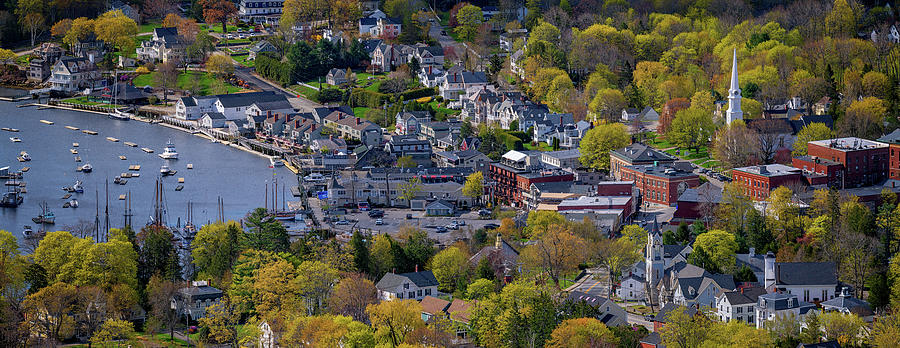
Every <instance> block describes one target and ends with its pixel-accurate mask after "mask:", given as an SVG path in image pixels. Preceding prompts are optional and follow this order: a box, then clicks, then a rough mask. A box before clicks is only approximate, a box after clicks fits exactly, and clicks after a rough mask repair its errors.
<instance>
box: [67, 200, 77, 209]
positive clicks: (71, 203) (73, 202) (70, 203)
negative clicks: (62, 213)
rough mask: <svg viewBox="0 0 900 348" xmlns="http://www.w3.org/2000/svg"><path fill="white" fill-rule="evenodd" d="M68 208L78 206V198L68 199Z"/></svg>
mask: <svg viewBox="0 0 900 348" xmlns="http://www.w3.org/2000/svg"><path fill="white" fill-rule="evenodd" d="M69 208H78V200H77V199H74V198H73V199H72V200H71V201H69Z"/></svg>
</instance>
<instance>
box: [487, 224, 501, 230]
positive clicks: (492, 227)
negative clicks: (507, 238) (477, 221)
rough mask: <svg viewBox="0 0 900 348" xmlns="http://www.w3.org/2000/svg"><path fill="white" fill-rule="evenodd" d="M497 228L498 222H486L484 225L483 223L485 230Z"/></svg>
mask: <svg viewBox="0 0 900 348" xmlns="http://www.w3.org/2000/svg"><path fill="white" fill-rule="evenodd" d="M498 228H500V225H498V224H486V225H484V229H486V230H493V229H498Z"/></svg>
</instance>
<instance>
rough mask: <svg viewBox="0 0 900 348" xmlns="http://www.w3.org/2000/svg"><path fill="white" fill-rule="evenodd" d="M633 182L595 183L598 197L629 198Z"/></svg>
mask: <svg viewBox="0 0 900 348" xmlns="http://www.w3.org/2000/svg"><path fill="white" fill-rule="evenodd" d="M633 188H634V181H601V182H598V183H597V195H598V196H631V195H632V191H633Z"/></svg>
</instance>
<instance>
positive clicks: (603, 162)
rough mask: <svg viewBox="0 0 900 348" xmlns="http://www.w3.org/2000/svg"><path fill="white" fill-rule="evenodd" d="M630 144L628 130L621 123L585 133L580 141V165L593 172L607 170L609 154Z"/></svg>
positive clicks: (597, 127) (602, 126)
mask: <svg viewBox="0 0 900 348" xmlns="http://www.w3.org/2000/svg"><path fill="white" fill-rule="evenodd" d="M630 142H631V138H630V137H629V136H628V128H627V127H626V126H625V125H624V124H621V123H612V124H604V125H599V126H596V127H594V128H593V129H590V130H588V131H587V133H585V135H584V139H582V140H581V146H580V150H581V157H580V158H579V159H578V160H579V162H581V165H582V166H584V167H586V168H591V169H594V170H609V165H610V163H609V152H610V151H612V150H615V149H618V148H622V147H625V146H627V145H628V144H629V143H630Z"/></svg>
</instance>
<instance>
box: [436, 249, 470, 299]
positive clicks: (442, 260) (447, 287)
mask: <svg viewBox="0 0 900 348" xmlns="http://www.w3.org/2000/svg"><path fill="white" fill-rule="evenodd" d="M431 271H432V272H434V277H435V278H436V279H437V281H438V284H439V290H441V291H444V292H448V293H453V292H454V291H456V289H457V288H458V287H459V286H461V285H464V284H465V283H466V282H468V278H469V277H468V273H469V255H467V253H466V252H465V251H463V250H460V249H459V248H457V247H455V246H454V247H449V248H447V249H444V250H441V252H439V253H437V254H436V255H434V257H433V258H432V259H431Z"/></svg>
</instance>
